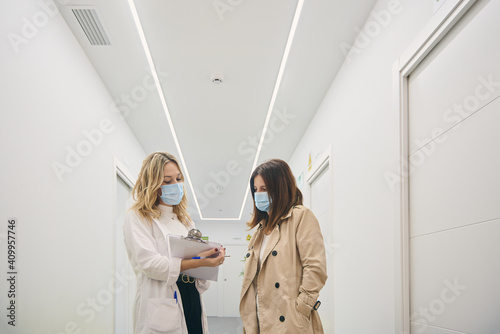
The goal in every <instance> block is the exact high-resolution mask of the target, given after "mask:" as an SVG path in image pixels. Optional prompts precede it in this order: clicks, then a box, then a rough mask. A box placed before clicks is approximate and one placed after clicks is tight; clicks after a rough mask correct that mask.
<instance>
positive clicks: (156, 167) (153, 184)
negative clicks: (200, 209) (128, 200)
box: [130, 152, 192, 226]
mask: <svg viewBox="0 0 500 334" xmlns="http://www.w3.org/2000/svg"><path fill="white" fill-rule="evenodd" d="M168 162H173V163H175V164H176V165H177V168H179V171H180V170H181V168H180V165H179V162H178V161H177V159H176V158H175V157H174V156H173V155H172V154H170V153H167V152H155V153H151V154H150V155H148V156H147V157H146V159H144V161H143V162H142V167H141V171H140V172H139V177H138V178H137V182H136V183H135V186H134V189H133V190H132V195H133V198H134V200H135V201H136V202H135V203H134V205H132V207H131V208H130V210H135V211H136V212H137V213H139V215H140V216H142V217H143V218H145V219H146V220H147V221H149V222H152V221H153V219H158V218H160V216H161V211H160V209H159V208H158V205H159V204H160V197H159V196H158V189H160V187H161V184H162V182H163V177H164V175H163V169H164V167H165V165H166V164H167V163H168ZM181 180H182V182H184V175H183V174H182V171H181ZM187 206H188V203H187V197H186V193H185V192H184V196H182V200H181V202H180V203H179V204H178V205H174V206H173V211H174V213H175V214H176V215H177V218H179V220H180V221H181V222H182V223H183V224H184V225H186V226H188V225H189V222H190V221H192V220H191V217H190V216H189V214H188V213H187Z"/></svg>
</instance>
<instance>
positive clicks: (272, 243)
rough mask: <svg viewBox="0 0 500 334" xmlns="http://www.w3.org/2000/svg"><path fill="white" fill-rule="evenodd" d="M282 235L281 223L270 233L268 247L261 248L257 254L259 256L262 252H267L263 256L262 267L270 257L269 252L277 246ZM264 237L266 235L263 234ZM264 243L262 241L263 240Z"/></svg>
mask: <svg viewBox="0 0 500 334" xmlns="http://www.w3.org/2000/svg"><path fill="white" fill-rule="evenodd" d="M280 237H281V229H280V224H278V225H276V227H275V228H274V230H273V231H272V232H271V234H270V235H269V240H268V241H267V245H266V249H262V248H261V247H260V248H261V249H260V250H259V252H258V253H259V254H257V258H258V257H259V256H260V252H265V253H264V256H263V257H262V263H261V264H260V267H261V268H262V267H263V266H264V263H265V262H266V260H267V258H268V257H269V254H270V253H271V251H272V250H273V249H274V248H275V247H276V245H277V244H278V242H279V241H280ZM262 238H264V236H262ZM261 245H262V242H261Z"/></svg>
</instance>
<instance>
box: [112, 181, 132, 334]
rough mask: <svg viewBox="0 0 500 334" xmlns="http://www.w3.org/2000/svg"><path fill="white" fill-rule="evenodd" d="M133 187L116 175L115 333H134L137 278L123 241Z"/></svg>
mask: <svg viewBox="0 0 500 334" xmlns="http://www.w3.org/2000/svg"><path fill="white" fill-rule="evenodd" d="M130 203H131V189H130V186H129V185H128V184H127V183H125V182H124V181H123V180H122V179H121V178H120V177H119V176H117V177H116V209H115V231H116V233H115V261H116V262H115V272H116V275H115V276H118V275H119V278H117V277H115V285H116V286H115V289H116V291H117V292H116V293H115V334H133V324H132V322H133V321H132V308H133V305H134V298H135V290H136V280H135V274H134V272H133V270H132V267H131V266H130V263H129V261H128V257H127V251H126V250H125V244H124V241H123V222H124V219H125V213H126V211H127V210H128V208H129V207H130Z"/></svg>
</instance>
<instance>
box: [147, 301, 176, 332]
mask: <svg viewBox="0 0 500 334" xmlns="http://www.w3.org/2000/svg"><path fill="white" fill-rule="evenodd" d="M181 316H182V315H181V312H180V310H179V305H177V303H176V302H175V299H170V298H149V300H148V324H149V330H150V333H152V334H169V333H180V332H181V327H182V322H181Z"/></svg>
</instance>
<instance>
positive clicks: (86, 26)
mask: <svg viewBox="0 0 500 334" xmlns="http://www.w3.org/2000/svg"><path fill="white" fill-rule="evenodd" d="M71 11H72V12H73V14H75V17H76V19H77V20H78V23H80V26H81V27H82V29H83V32H85V35H87V38H88V39H89V42H90V44H91V45H111V42H110V41H109V37H108V35H107V34H106V31H105V30H104V27H103V25H102V23H101V20H100V19H99V16H98V15H97V11H96V10H95V9H92V8H72V9H71Z"/></svg>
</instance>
